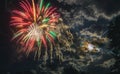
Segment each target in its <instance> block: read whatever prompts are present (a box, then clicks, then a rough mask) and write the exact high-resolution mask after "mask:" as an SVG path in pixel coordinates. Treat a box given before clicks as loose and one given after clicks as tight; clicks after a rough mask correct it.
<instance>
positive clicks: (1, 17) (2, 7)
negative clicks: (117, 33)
mask: <svg viewBox="0 0 120 74" xmlns="http://www.w3.org/2000/svg"><path fill="white" fill-rule="evenodd" d="M15 1H17V0H0V67H1V68H0V69H4V68H6V66H7V65H9V64H10V63H11V62H12V60H11V59H12V58H11V57H12V56H13V54H14V50H13V49H12V48H11V42H10V39H11V36H12V35H11V31H10V27H9V20H10V19H9V18H10V13H9V12H8V9H9V8H11V6H9V5H13V6H14V2H15ZM50 1H51V2H53V3H56V4H55V5H58V7H60V8H62V9H63V10H70V12H69V11H68V13H70V14H71V10H73V11H75V12H74V13H72V15H76V14H78V16H80V17H81V15H79V13H77V12H79V11H81V14H82V17H84V19H85V20H88V21H96V20H97V19H99V17H102V18H104V20H108V21H111V20H112V19H113V18H115V17H116V16H118V15H120V0H57V1H55V0H50ZM6 2H7V3H6ZM12 2H13V3H12ZM7 4H8V5H7ZM64 6H65V7H64ZM66 7H67V8H66ZM75 9H77V10H75ZM73 19H74V17H73Z"/></svg>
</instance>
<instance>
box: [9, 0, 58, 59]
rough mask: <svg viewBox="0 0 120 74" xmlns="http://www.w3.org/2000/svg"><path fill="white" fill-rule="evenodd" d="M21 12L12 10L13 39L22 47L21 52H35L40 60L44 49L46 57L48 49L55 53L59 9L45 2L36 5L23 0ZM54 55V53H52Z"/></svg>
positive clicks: (20, 3)
mask: <svg viewBox="0 0 120 74" xmlns="http://www.w3.org/2000/svg"><path fill="white" fill-rule="evenodd" d="M19 5H20V10H18V9H16V10H12V16H11V21H10V24H11V26H12V27H13V28H15V33H14V36H13V38H12V40H14V41H15V42H16V43H17V44H18V45H19V44H20V46H21V47H22V49H21V51H22V52H25V53H27V55H28V54H29V53H30V52H33V51H35V55H36V54H37V55H38V58H39V57H40V55H41V51H42V50H41V49H42V48H44V51H45V53H44V54H45V55H47V52H48V51H47V49H49V48H50V51H51V52H52V51H53V46H55V45H56V43H55V40H56V38H57V31H56V28H57V27H58V25H57V23H58V21H59V18H60V15H59V14H58V13H57V12H56V10H57V8H56V7H53V6H51V5H50V3H47V4H46V5H44V0H41V1H40V3H39V4H36V3H35V2H34V0H32V1H28V0H22V1H21V2H19ZM51 55H52V53H51Z"/></svg>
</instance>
